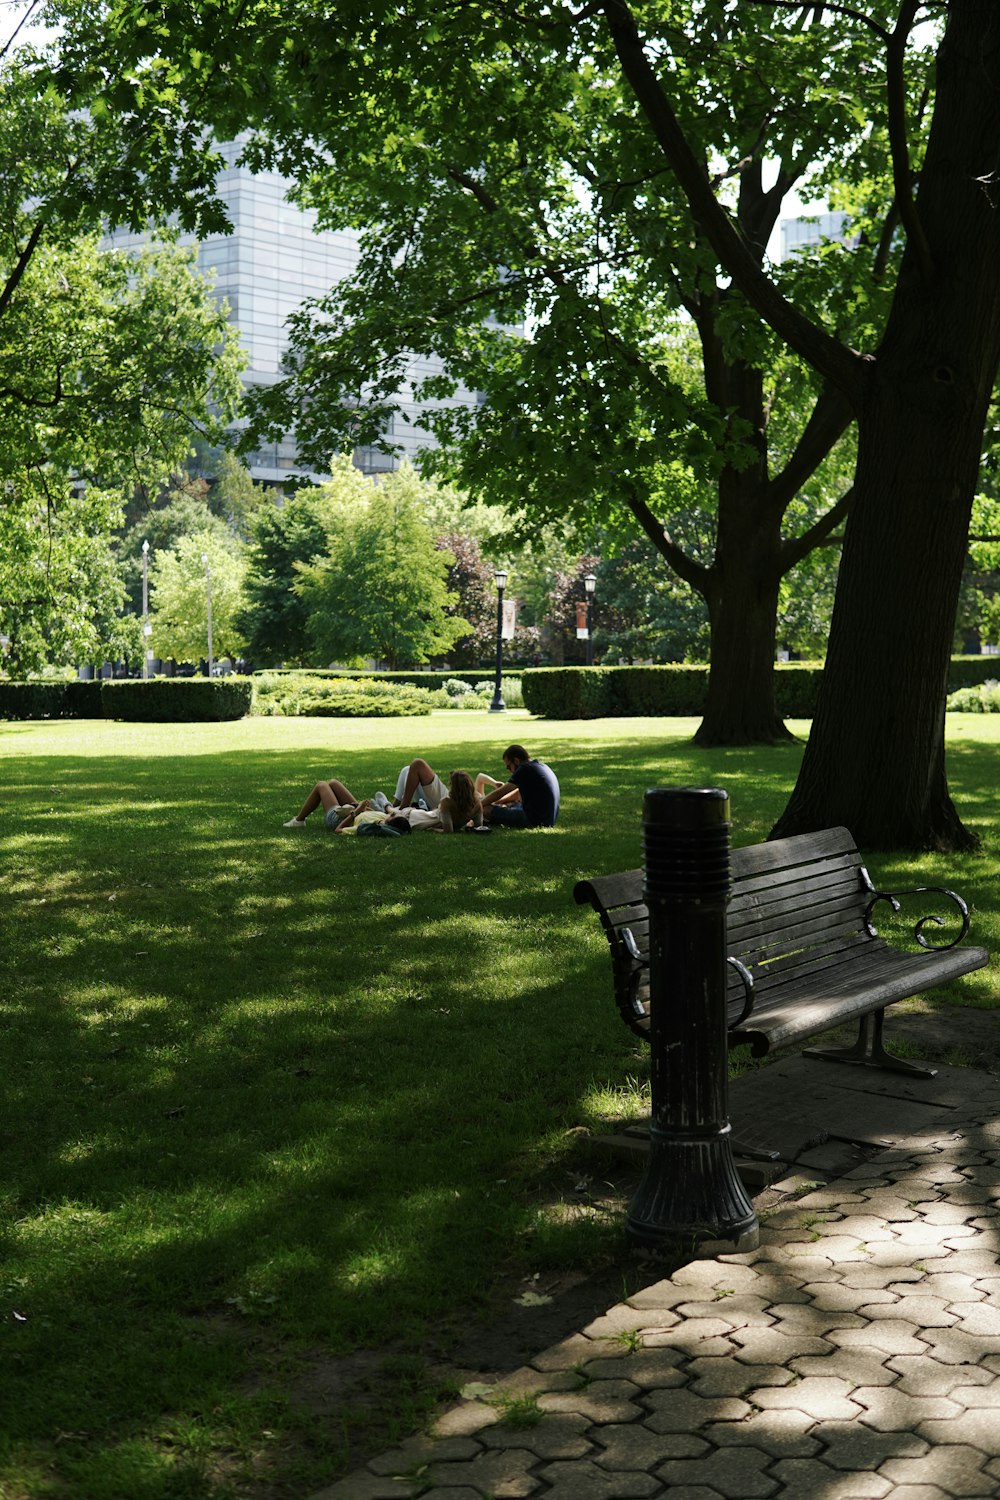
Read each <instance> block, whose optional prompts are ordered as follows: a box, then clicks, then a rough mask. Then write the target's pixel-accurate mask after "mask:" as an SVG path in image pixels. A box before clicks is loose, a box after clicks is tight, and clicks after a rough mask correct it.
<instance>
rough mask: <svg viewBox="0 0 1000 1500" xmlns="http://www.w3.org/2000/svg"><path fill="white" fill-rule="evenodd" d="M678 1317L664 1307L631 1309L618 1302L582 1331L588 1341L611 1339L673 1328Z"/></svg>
mask: <svg viewBox="0 0 1000 1500" xmlns="http://www.w3.org/2000/svg"><path fill="white" fill-rule="evenodd" d="M679 1321H680V1318H679V1315H678V1314H677V1313H676V1312H672V1311H671V1310H670V1309H669V1308H666V1307H655V1308H654V1307H631V1306H629V1304H628V1303H627V1302H620V1303H619V1304H618V1306H617V1307H612V1308H611V1309H610V1310H609V1311H608V1312H606V1313H604V1314H603V1316H602V1317H600V1318H595V1319H594V1320H593V1322H592V1323H588V1324H587V1326H586V1328H584V1329H583V1330H582V1332H583V1334H584V1337H585V1338H588V1339H613V1338H614V1337H615V1335H616V1334H622V1333H636V1332H639V1331H640V1330H641V1329H644V1328H673V1327H674V1325H675V1324H676V1323H678V1322H679Z"/></svg>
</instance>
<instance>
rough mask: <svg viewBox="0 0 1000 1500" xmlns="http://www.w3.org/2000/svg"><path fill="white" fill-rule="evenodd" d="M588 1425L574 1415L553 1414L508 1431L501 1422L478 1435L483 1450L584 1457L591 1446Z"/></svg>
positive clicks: (541, 1456)
mask: <svg viewBox="0 0 1000 1500" xmlns="http://www.w3.org/2000/svg"><path fill="white" fill-rule="evenodd" d="M589 1431H590V1423H589V1421H588V1420H587V1418H586V1417H584V1416H580V1415H578V1414H577V1413H575V1412H552V1413H549V1414H548V1415H547V1416H546V1417H545V1418H544V1419H543V1420H542V1421H541V1422H536V1423H535V1425H534V1426H533V1427H521V1428H517V1429H511V1428H509V1427H505V1426H504V1424H503V1423H500V1425H499V1426H497V1427H488V1428H487V1429H486V1431H485V1432H483V1433H481V1434H480V1440H481V1442H482V1445H483V1447H484V1448H511V1447H516V1448H524V1449H525V1450H526V1451H527V1452H529V1453H533V1454H534V1455H535V1457H536V1458H549V1459H553V1458H584V1457H585V1456H586V1455H587V1454H589V1453H592V1451H593V1448H594V1444H593V1443H592V1442H591V1440H590V1438H589V1437H588V1436H587V1435H586V1434H587V1433H588V1432H589Z"/></svg>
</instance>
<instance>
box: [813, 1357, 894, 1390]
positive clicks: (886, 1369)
mask: <svg viewBox="0 0 1000 1500" xmlns="http://www.w3.org/2000/svg"><path fill="white" fill-rule="evenodd" d="M792 1369H793V1370H794V1371H795V1373H796V1375H815V1376H818V1377H819V1378H820V1379H821V1380H822V1379H831V1378H832V1379H835V1380H844V1381H846V1382H847V1384H848V1385H849V1386H850V1387H851V1388H852V1390H853V1388H854V1387H855V1386H873V1385H892V1384H893V1383H894V1382H895V1381H896V1380H897V1379H898V1378H899V1377H898V1375H897V1372H896V1371H895V1370H894V1369H893V1368H892V1366H891V1364H890V1361H889V1356H888V1355H887V1354H880V1353H879V1352H878V1351H877V1350H875V1349H834V1350H833V1351H832V1352H831V1353H830V1354H828V1355H826V1356H825V1357H824V1358H821V1359H817V1358H814V1357H813V1356H812V1355H805V1356H803V1357H802V1358H800V1359H793V1360H792Z"/></svg>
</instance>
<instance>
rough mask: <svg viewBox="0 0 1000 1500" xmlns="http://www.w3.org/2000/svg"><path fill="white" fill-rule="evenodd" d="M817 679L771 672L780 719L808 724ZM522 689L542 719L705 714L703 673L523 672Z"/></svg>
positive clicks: (810, 671)
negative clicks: (805, 721) (782, 716)
mask: <svg viewBox="0 0 1000 1500" xmlns="http://www.w3.org/2000/svg"><path fill="white" fill-rule="evenodd" d="M822 676H823V672H822V668H821V667H819V666H811V665H810V666H806V665H802V664H794V665H791V666H785V665H784V664H782V665H779V666H776V667H775V673H774V678H775V697H776V700H777V706H778V711H779V713H781V714H783V715H786V716H787V717H789V718H796V719H805V718H810V717H811V716H812V714H813V712H814V711H815V707H816V694H817V692H818V689H819V684H820V682H821V680H822ZM522 686H523V692H524V704H525V706H526V707H527V708H529V709H530V710H531V712H532V713H533V714H538V715H539V717H541V718H546V719H599V718H615V719H627V718H657V717H676V718H696V717H697V716H698V715H700V714H702V713H704V711H705V695H706V693H707V692H708V667H707V666H688V665H682V664H676V665H674V664H670V665H667V666H658V667H542V668H539V669H536V670H534V671H528V672H525V674H524V677H523V678H522ZM512 706H513V705H512Z"/></svg>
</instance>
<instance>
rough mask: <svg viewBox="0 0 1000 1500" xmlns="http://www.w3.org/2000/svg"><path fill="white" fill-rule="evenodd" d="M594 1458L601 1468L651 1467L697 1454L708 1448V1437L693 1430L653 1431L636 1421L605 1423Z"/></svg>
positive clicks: (599, 1434)
mask: <svg viewBox="0 0 1000 1500" xmlns="http://www.w3.org/2000/svg"><path fill="white" fill-rule="evenodd" d="M597 1442H598V1445H599V1447H598V1450H597V1451H596V1452H594V1453H593V1454H592V1455H591V1458H592V1461H593V1462H594V1463H595V1464H599V1465H600V1467H601V1468H602V1469H642V1470H643V1471H644V1472H646V1471H652V1470H653V1469H654V1468H655V1467H656V1465H657V1464H659V1463H662V1462H663V1460H664V1459H666V1458H698V1457H700V1456H701V1454H703V1453H707V1452H708V1447H709V1445H708V1443H707V1442H706V1440H705V1438H703V1437H700V1436H698V1435H697V1434H696V1433H693V1432H652V1431H650V1429H649V1428H648V1427H643V1426H641V1425H639V1424H637V1423H635V1422H632V1423H630V1424H629V1425H627V1426H626V1425H622V1426H619V1427H603V1428H602V1429H601V1430H600V1432H599V1433H598V1434H597Z"/></svg>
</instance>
